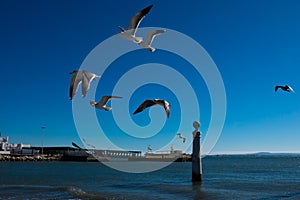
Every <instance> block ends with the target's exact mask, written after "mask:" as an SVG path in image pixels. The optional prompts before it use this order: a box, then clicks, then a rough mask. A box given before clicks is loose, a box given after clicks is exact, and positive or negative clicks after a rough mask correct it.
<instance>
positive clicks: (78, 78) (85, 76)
mask: <svg viewBox="0 0 300 200" xmlns="http://www.w3.org/2000/svg"><path fill="white" fill-rule="evenodd" d="M70 74H72V75H73V76H72V79H71V83H70V99H71V100H72V99H73V97H74V95H75V94H76V92H77V90H78V86H79V85H80V84H81V83H82V97H85V95H86V93H87V91H88V90H89V88H90V84H91V82H92V80H94V79H96V78H99V77H100V76H98V75H96V74H93V73H90V72H88V71H85V70H82V71H81V70H74V71H72V72H70Z"/></svg>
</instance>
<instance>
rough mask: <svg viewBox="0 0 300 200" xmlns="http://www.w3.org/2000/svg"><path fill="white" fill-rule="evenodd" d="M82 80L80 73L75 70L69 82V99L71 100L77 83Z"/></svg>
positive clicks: (76, 88)
mask: <svg viewBox="0 0 300 200" xmlns="http://www.w3.org/2000/svg"><path fill="white" fill-rule="evenodd" d="M81 82H82V74H81V73H80V72H77V73H76V74H74V75H73V76H72V79H71V83H70V99H71V100H72V99H73V97H74V95H75V94H76V92H77V90H78V86H79V84H80V83H81Z"/></svg>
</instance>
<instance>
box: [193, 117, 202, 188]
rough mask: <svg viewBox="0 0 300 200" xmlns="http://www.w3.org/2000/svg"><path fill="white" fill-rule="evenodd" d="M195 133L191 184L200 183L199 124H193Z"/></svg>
mask: <svg viewBox="0 0 300 200" xmlns="http://www.w3.org/2000/svg"><path fill="white" fill-rule="evenodd" d="M193 125H194V127H195V131H194V132H193V137H194V139H193V154H192V182H200V183H201V182H202V162H201V152H200V137H201V132H200V131H198V128H199V127H200V123H199V122H194V124H193Z"/></svg>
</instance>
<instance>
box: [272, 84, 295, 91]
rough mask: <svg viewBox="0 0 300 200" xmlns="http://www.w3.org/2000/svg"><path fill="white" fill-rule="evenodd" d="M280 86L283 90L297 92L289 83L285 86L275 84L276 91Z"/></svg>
mask: <svg viewBox="0 0 300 200" xmlns="http://www.w3.org/2000/svg"><path fill="white" fill-rule="evenodd" d="M279 88H281V89H282V90H283V91H286V92H295V91H294V90H293V88H292V87H291V86H289V85H285V86H281V85H276V86H275V92H277V90H278V89H279Z"/></svg>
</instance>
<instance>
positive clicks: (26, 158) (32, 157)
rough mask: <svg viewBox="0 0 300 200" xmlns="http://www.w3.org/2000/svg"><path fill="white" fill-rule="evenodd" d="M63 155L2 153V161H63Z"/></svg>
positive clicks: (0, 159)
mask: <svg viewBox="0 0 300 200" xmlns="http://www.w3.org/2000/svg"><path fill="white" fill-rule="evenodd" d="M61 157H62V156H61V155H0V162H18V161H22V162H38V161H61Z"/></svg>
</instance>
